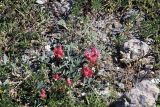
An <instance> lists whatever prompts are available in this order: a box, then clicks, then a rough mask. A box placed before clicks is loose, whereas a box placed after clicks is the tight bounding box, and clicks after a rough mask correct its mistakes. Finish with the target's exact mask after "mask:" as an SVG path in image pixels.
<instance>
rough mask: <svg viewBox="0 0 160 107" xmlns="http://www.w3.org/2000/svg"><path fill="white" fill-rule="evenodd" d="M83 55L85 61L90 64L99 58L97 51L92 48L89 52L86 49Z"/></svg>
mask: <svg viewBox="0 0 160 107" xmlns="http://www.w3.org/2000/svg"><path fill="white" fill-rule="evenodd" d="M84 55H85V57H86V59H87V60H88V61H89V62H91V63H95V62H96V61H97V59H98V57H99V56H100V53H99V51H98V50H97V49H96V48H95V47H94V48H92V49H91V50H90V51H89V50H88V49H86V50H85V51H84Z"/></svg>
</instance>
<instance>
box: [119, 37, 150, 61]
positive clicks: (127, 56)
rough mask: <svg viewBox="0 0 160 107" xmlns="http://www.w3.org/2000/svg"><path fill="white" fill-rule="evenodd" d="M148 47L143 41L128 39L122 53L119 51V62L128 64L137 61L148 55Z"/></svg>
mask: <svg viewBox="0 0 160 107" xmlns="http://www.w3.org/2000/svg"><path fill="white" fill-rule="evenodd" d="M149 50H150V47H149V46H148V45H147V44H146V43H145V42H143V41H140V40H138V39H130V40H128V41H127V42H125V43H124V46H123V51H121V54H122V57H123V58H122V59H121V61H124V62H130V61H135V60H138V59H139V58H142V57H144V56H145V55H147V54H148V53H149Z"/></svg>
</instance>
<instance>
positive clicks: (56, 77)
mask: <svg viewBox="0 0 160 107" xmlns="http://www.w3.org/2000/svg"><path fill="white" fill-rule="evenodd" d="M60 75H61V74H60V73H58V74H54V75H53V79H54V80H55V81H57V80H60V79H61V76H60Z"/></svg>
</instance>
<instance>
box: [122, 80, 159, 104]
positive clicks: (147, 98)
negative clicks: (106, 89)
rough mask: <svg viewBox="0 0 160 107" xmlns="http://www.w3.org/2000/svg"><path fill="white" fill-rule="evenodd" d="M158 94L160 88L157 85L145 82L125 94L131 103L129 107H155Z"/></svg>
mask: <svg viewBox="0 0 160 107" xmlns="http://www.w3.org/2000/svg"><path fill="white" fill-rule="evenodd" d="M158 94H159V88H158V87H157V86H156V85H155V84H153V83H151V82H150V81H149V80H143V81H142V82H140V83H138V84H137V85H136V86H135V87H134V88H132V89H131V90H130V91H129V92H127V93H125V95H126V96H125V98H126V99H127V102H129V107H154V106H155V104H156V100H157V98H158Z"/></svg>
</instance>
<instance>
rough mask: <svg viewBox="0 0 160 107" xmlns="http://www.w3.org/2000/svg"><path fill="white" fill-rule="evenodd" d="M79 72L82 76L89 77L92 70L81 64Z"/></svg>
mask: <svg viewBox="0 0 160 107" xmlns="http://www.w3.org/2000/svg"><path fill="white" fill-rule="evenodd" d="M81 73H82V75H83V76H84V77H87V78H91V77H92V76H93V74H94V73H93V71H92V70H91V69H90V68H89V67H88V66H83V68H82V69H81Z"/></svg>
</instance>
